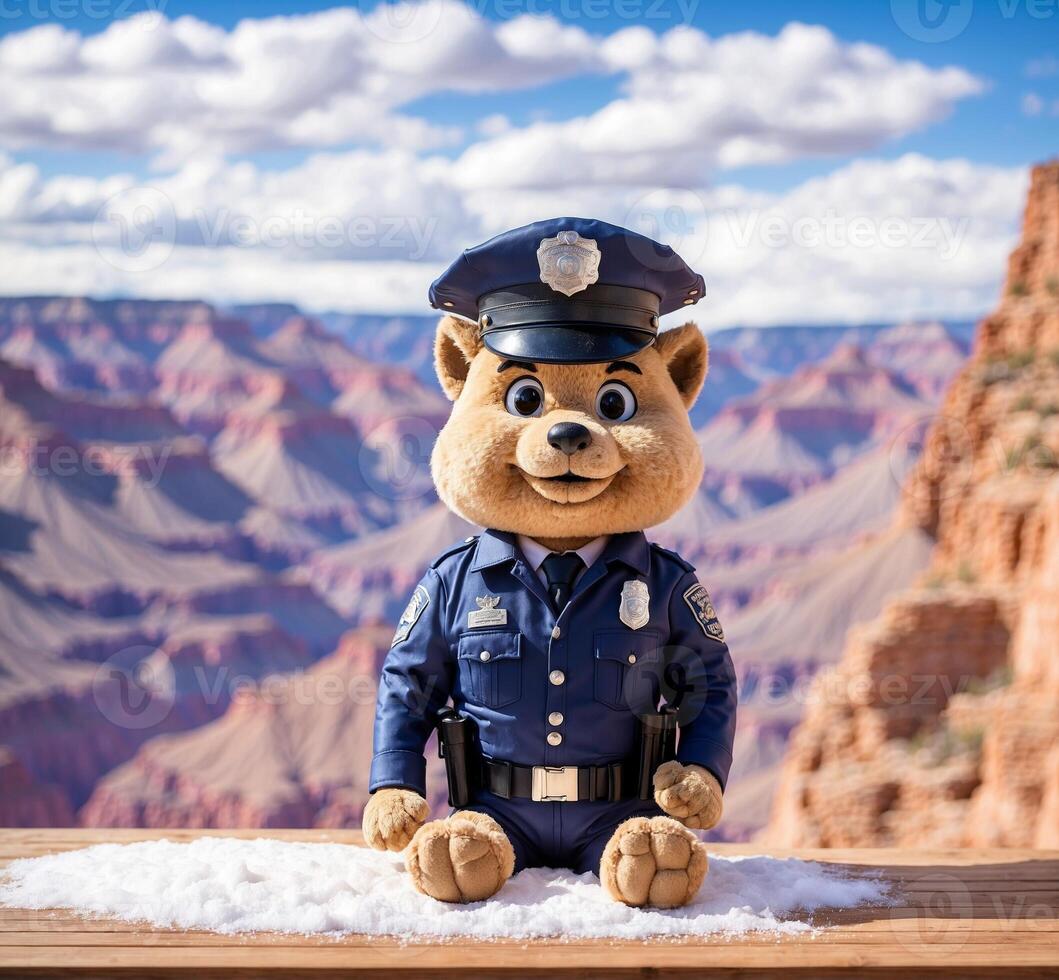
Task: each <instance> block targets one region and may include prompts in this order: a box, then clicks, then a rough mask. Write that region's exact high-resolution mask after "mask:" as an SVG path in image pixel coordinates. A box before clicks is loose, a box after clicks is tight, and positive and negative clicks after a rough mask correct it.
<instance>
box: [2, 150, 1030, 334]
mask: <svg viewBox="0 0 1059 980" xmlns="http://www.w3.org/2000/svg"><path fill="white" fill-rule="evenodd" d="M1026 180H1027V175H1026V171H1025V170H1024V168H1021V167H1014V168H1002V167H987V166H981V165H977V164H973V163H970V162H967V161H964V160H950V161H938V160H932V159H929V158H926V157H922V156H918V155H914V154H909V155H905V156H903V157H900V158H898V159H896V160H863V161H858V162H855V163H852V164H849V165H847V166H844V167H841V168H839V169H837V170H835V171H833V172H832V173H830V174H828V175H826V176H823V177H819V178H815V179H812V180H808V181H805V182H804V183H802V184H799V185H798V186H796V187H794V188H792V189H790V190H789V191H786V192H784V193H764V192H761V191H753V190H748V189H746V188H744V187H740V186H738V185H734V184H728V185H721V186H717V187H713V188H702V187H700V188H696V189H685V190H681V189H659V188H655V187H651V186H647V185H645V186H640V187H629V186H619V187H614V186H604V185H592V184H587V185H582V186H577V187H562V188H558V189H556V190H514V191H510V192H507V193H505V194H503V195H497V194H496V193H495V192H493V191H490V190H488V189H482V190H471V191H467V190H465V189H463V188H462V187H461V186H460V185H459V184H458V182H457V181H456V179H455V174H454V172H453V168H452V164H451V163H450V162H449V161H447V160H445V159H442V158H428V159H420V158H418V157H416V156H415V155H413V154H411V153H408V152H406V151H399V150H393V151H388V152H386V153H374V152H370V151H357V152H351V153H341V154H320V155H318V156H316V157H314V158H312V159H310V160H308V161H306V162H304V163H302V164H300V165H298V166H296V167H293V168H290V169H289V170H286V171H279V172H270V171H264V170H261V169H259V168H257V167H255V166H253V165H252V164H249V163H245V162H244V163H238V164H223V163H218V162H213V163H208V164H207V163H203V164H189V165H187V166H185V167H183V168H182V169H181V170H179V171H178V172H176V173H174V174H172V175H170V176H168V177H166V178H165V179H160V180H158V181H156V182H155V184H154V189H153V190H144V189H143V188H139V189H138V188H137V187H136V185H135V184H134V183H133V181H132V180H131V178H128V177H125V178H118V177H112V178H108V179H106V180H103V181H96V180H94V179H91V178H68V177H54V178H49V179H43V178H42V177H41V176H40V175H39V173H37V172H36V170H35V168H33V167H31V166H29V165H26V164H22V165H17V164H14V163H12V162H11V161H10V160H8V161H3V160H0V201H3V202H4V207H5V211H4V212H3V213H2V214H0V217H2V218H3V219H4V222H3V229H4V230H3V232H2V233H0V291H2V292H4V293H8V294H12V293H25V292H27V291H34V292H43V293H49V292H60V293H70V292H85V293H91V294H106V295H114V294H127V295H143V296H164V295H166V296H182V297H188V298H191V297H199V298H205V299H212V300H216V301H234V300H247V301H249V300H254V299H258V300H263V299H276V300H279V299H287V300H292V301H294V302H298V303H300V304H302V305H304V306H306V307H307V308H311V309H324V308H340V309H348V310H360V311H372V312H407V313H412V312H420V313H425V312H429V310H428V307H427V303H426V287H427V284H428V283H429V282H430V280H431V279H432V278H434V276H436V275H437V274H438V272H440V271H441V269H442V268H444V266H445V265H447V264H448V262H449V261H451V259H453V258H454V257H455V256H456V255H457V254H458V253H459V251H460V250H461V249H462V248H465V247H467V246H468V245H472V244H475V243H477V242H480V241H482V240H484V239H485V238H487V237H488V236H490V235H492V234H494V233H496V232H499V231H502V230H504V229H505V228H510V227H513V226H516V225H518V224H522V223H525V222H528V221H531V220H535V219H538V218H541V217H544V216H547V215H554V214H590V215H594V216H598V217H601V218H604V219H607V220H611V221H614V222H616V223H619V224H623V225H626V226H630V227H635V228H637V229H639V230H641V231H644V232H647V233H649V234H651V235H653V236H654V237H656V238H659V239H662V240H664V241H667V242H669V243H670V244H672V245H673V246H674V247H675V248H676V249H677V250H678V251H679V252H680V254H681V255H682V256H683V257H684V258H685V259H686V260H687V261H688V262H689V263H690V264H691V265H692V266H693V267H695V268H696V269H698V270H700V271H702V272H703V274H704V275H705V277H706V281H707V297H706V299H705V301H704V302H702V303H700V304H699V305H698V306H697V307H695V309H694V311H693V315H694V316H695V318H696V319H697V320H698V321H699V322H700V323H702V324H703V325H706V326H711V327H713V326H722V325H727V324H731V323H751V324H769V323H790V322H803V323H804V322H809V323H812V322H817V323H820V322H857V321H865V320H872V321H877V320H889V319H900V318H904V317H913V316H947V317H954V316H966V317H972V316H975V315H977V314H979V313H981V312H982V311H983V310H985V309H988V308H989V307H990V306H991V305H992V303H993V302H994V301H995V293H996V289H997V288H998V285H999V278H1000V275H1001V273H1002V271H1003V268H1004V260H1005V257H1006V255H1007V252H1008V251H1009V249H1010V248H1011V246H1012V244H1013V242H1014V238H1015V232H1016V227H1017V221H1018V216H1019V212H1020V209H1021V206H1022V200H1023V196H1024V194H1025V188H1026ZM115 194H116V195H117V196H116V197H114V195H115ZM159 194H160V195H161V197H159V196H158V195H159ZM108 200H109V202H110V203H109V204H107V206H106V208H105V209H104V211H103V213H102V217H101V218H100V219H99V220H94V219H95V218H96V215H97V212H98V211H99V209H100V207H101V206H103V204H104V202H107V201H108ZM159 200H160V201H161V205H160V206H159V204H158V201H159ZM145 207H146V208H147V212H146V214H144V213H143V212H144V210H145ZM151 208H153V209H154V210H150V209H151ZM158 235H160V236H161V238H160V240H159V239H158V238H157V236H158ZM152 236H155V237H152ZM145 243H146V245H147V246H149V248H147V249H144V248H143V247H142V246H143V245H144V244H145ZM123 247H124V248H125V249H126V251H123Z"/></svg>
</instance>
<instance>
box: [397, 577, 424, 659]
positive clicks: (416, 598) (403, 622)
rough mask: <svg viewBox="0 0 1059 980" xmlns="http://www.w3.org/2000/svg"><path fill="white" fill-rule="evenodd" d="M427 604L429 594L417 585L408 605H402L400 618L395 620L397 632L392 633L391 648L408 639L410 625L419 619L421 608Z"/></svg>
mask: <svg viewBox="0 0 1059 980" xmlns="http://www.w3.org/2000/svg"><path fill="white" fill-rule="evenodd" d="M429 605H430V594H429V593H428V592H427V590H426V589H424V588H423V586H421V585H417V586H416V590H415V592H413V593H412V598H411V599H409V600H408V605H407V606H405V607H404V612H403V613H401V618H400V619H399V620H398V621H397V632H396V633H394V635H393V642H392V643H391V644H390V647H391V648H393V647H395V646H397V644H398V643H400V642H402V641H403V640H407V639H408V635H409V634H410V633H411V632H412V627H413V626H415V624H416V623H417V622H418V621H419V617H420V616H422V615H423V610H424V609H426V607H427V606H429Z"/></svg>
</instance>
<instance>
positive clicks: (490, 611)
mask: <svg viewBox="0 0 1059 980" xmlns="http://www.w3.org/2000/svg"><path fill="white" fill-rule="evenodd" d="M474 601H475V602H476V603H477V604H478V608H477V609H475V610H474V611H473V612H469V613H467V628H468V629H475V628H477V627H479V626H506V625H507V610H506V609H500V608H499V606H500V596H498V595H484V596H483V595H480V596H478V597H476V598H475V600H474Z"/></svg>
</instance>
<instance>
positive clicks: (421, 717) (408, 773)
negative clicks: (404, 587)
mask: <svg viewBox="0 0 1059 980" xmlns="http://www.w3.org/2000/svg"><path fill="white" fill-rule="evenodd" d="M422 596H425V598H426V604H425V605H423V606H422V607H421V608H420V607H419V606H416V607H414V609H413V603H414V602H415V601H416V597H420V599H419V601H420V603H421V602H422ZM445 606H446V593H445V587H444V584H443V583H442V581H441V578H440V576H439V575H438V573H437V572H436V571H435V570H434V569H433V568H429V569H427V573H426V575H424V576H423V579H422V581H420V583H419V586H418V587H417V589H416V591H415V592H414V593H413V601H412V602H411V603H409V607H408V609H407V610H406V611H405V615H404V616H402V620H401V623H400V624H399V625H398V628H397V634H396V636H395V638H394V639H395V642H394V645H393V646H392V647H391V648H390V652H389V653H388V654H387V655H386V659H385V661H384V662H383V666H382V677H381V678H380V679H379V697H378V700H377V702H376V705H375V745H374V757H373V758H372V760H371V780H370V782H369V784H368V789H369V790H370V791H371V792H372V793H374V792H375V790H377V789H382V788H384V787H390V786H400V787H404V788H406V789H412V790H415V791H416V792H417V793H419V795H420V796H425V795H426V758H425V757H424V755H423V750H424V748H425V747H426V743H427V739H429V738H430V734H431V732H433V730H434V728H435V726H436V724H437V717H438V712H439V711H441V709H442V708H443V707H444V706H445V703H446V702H447V701H448V699H449V694H450V692H451V690H452V683H453V668H452V658H451V651H450V648H449V643H448V641H447V639H446V635H445V632H446V631H445V627H444V610H445ZM410 610H413V613H412V614H415V616H414V621H413V622H411V623H410V624H408V623H407V622H406V617H407V618H411V615H412V614H410Z"/></svg>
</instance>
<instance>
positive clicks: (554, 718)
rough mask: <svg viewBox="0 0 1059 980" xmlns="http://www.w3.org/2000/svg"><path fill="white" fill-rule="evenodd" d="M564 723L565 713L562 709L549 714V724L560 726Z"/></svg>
mask: <svg viewBox="0 0 1059 980" xmlns="http://www.w3.org/2000/svg"><path fill="white" fill-rule="evenodd" d="M562 723H563V713H562V712H561V711H553V712H552V713H551V714H550V715H548V724H549V725H554V726H555V727H556V728H558V727H559V726H560V725H561V724H562Z"/></svg>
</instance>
